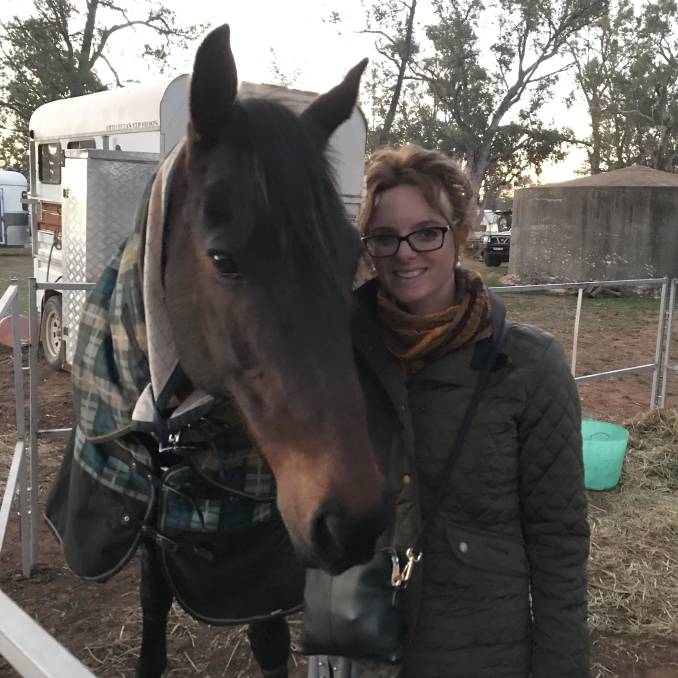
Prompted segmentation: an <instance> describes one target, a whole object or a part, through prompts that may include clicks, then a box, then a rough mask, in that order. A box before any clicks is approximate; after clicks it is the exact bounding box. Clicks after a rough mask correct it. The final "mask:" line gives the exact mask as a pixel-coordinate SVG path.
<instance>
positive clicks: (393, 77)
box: [362, 0, 418, 146]
mask: <svg viewBox="0 0 678 678" xmlns="http://www.w3.org/2000/svg"><path fill="white" fill-rule="evenodd" d="M416 11H417V0H386V1H385V2H380V3H375V4H373V5H372V7H371V9H370V11H369V12H368V14H367V28H365V29H364V30H363V31H362V32H363V33H369V34H372V35H375V36H376V40H375V49H376V51H377V53H378V54H379V55H380V57H381V62H380V63H379V64H378V65H377V66H376V67H375V68H374V69H373V71H372V79H373V81H374V82H373V83H372V86H373V92H374V93H375V96H374V97H373V98H374V103H375V104H376V106H377V107H378V112H377V115H378V116H379V118H381V124H380V125H379V127H378V129H377V130H376V135H375V136H376V145H377V146H383V145H384V144H386V143H388V141H389V138H390V135H391V128H392V127H393V122H394V120H395V117H396V114H397V112H398V106H399V104H400V101H401V96H402V93H403V87H404V84H405V78H406V75H407V72H408V69H409V67H410V64H411V61H412V58H413V57H414V55H415V54H416V52H417V51H418V46H417V43H416V42H415V39H414V17H415V13H416ZM377 81H379V82H381V84H382V87H381V88H379V89H378V88H377V87H376V83H377ZM385 83H389V84H392V87H389V86H384V84H385ZM378 91H379V92H380V94H377V92H378Z"/></svg>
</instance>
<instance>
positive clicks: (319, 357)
mask: <svg viewBox="0 0 678 678" xmlns="http://www.w3.org/2000/svg"><path fill="white" fill-rule="evenodd" d="M365 64H366V60H365V61H363V62H361V63H360V64H358V65H357V66H356V67H354V69H353V70H351V71H350V72H349V73H348V75H347V76H346V78H345V79H344V81H343V82H342V83H340V84H339V85H338V86H337V87H335V88H334V89H332V90H330V91H329V92H327V93H326V94H324V95H321V96H320V97H318V98H317V99H316V100H315V101H314V102H313V103H312V104H311V105H310V106H309V108H308V109H307V110H306V111H304V113H303V114H302V115H301V116H297V115H295V114H293V113H291V112H290V111H289V110H288V109H287V108H285V107H284V106H282V105H279V104H276V103H273V102H271V101H264V100H257V99H252V100H247V101H239V100H238V98H237V96H236V90H237V82H238V80H237V73H236V66H235V62H234V58H233V54H232V52H231V48H230V38H229V29H228V26H222V27H221V28H218V29H216V30H214V31H213V32H212V33H211V34H209V35H208V36H207V38H206V39H205V40H204V42H203V43H202V44H201V46H200V47H199V49H198V51H197V54H196V58H195V64H194V69H193V75H192V80H191V87H190V122H189V126H188V131H187V140H186V145H185V152H184V154H183V157H182V158H180V159H179V161H178V169H177V171H176V174H175V177H174V180H173V183H172V186H171V193H170V199H169V215H168V226H167V228H168V232H167V234H166V244H165V251H164V257H165V261H164V283H165V290H166V298H167V304H168V313H169V318H170V322H171V324H172V327H173V328H174V330H175V331H174V337H173V338H174V342H175V345H176V349H177V353H178V357H179V361H180V364H181V367H182V369H183V370H184V372H185V374H186V375H187V376H188V378H189V379H190V381H191V383H192V384H193V385H194V386H196V387H198V388H201V389H203V390H204V391H206V392H208V393H211V394H213V395H218V396H219V395H224V396H228V397H232V398H233V399H234V400H235V403H236V405H237V408H238V410H239V412H240V414H241V416H242V418H243V420H244V422H245V424H246V426H247V429H248V431H249V433H250V435H251V438H252V440H253V441H254V443H255V444H256V445H257V447H258V449H259V450H260V451H261V453H262V455H263V457H264V458H265V460H266V461H267V463H268V464H269V466H270V468H271V470H272V472H273V475H274V476H275V481H276V486H277V505H278V507H279V510H280V513H281V515H282V518H283V520H284V523H285V526H286V528H287V530H288V533H289V535H290V538H291V541H292V544H293V546H294V548H295V550H296V552H297V554H298V555H299V556H300V557H301V558H302V559H303V560H304V561H305V562H306V563H307V564H308V565H311V566H315V567H321V568H323V569H326V570H328V571H330V572H340V571H342V570H344V569H346V568H347V567H349V566H351V565H353V564H357V563H361V562H365V561H367V560H368V559H369V558H370V557H371V555H372V552H373V549H374V544H375V541H376V538H377V537H378V535H379V534H380V533H381V532H382V531H383V529H384V527H385V525H386V521H387V515H388V502H387V501H386V494H385V487H384V482H383V479H382V477H381V475H380V472H379V470H378V468H377V465H376V462H375V458H374V455H373V452H372V450H371V448H370V443H369V439H368V434H367V425H366V420H365V413H364V404H363V401H362V395H361V392H360V387H359V384H358V380H357V375H356V370H355V366H354V363H353V353H352V345H351V338H350V321H349V318H350V304H351V286H352V279H353V275H354V272H355V269H356V266H357V262H358V259H359V255H360V242H359V238H358V236H357V233H356V232H355V229H354V228H353V227H352V226H351V225H350V224H349V222H348V221H347V219H346V216H345V212H344V209H343V206H342V204H341V199H340V197H339V195H338V192H337V189H336V186H335V183H334V178H333V176H332V174H331V170H330V168H329V165H328V161H327V158H326V157H325V148H326V144H327V141H328V139H329V137H330V135H331V134H332V133H333V132H334V130H335V129H336V128H337V127H338V126H339V125H340V124H341V123H342V122H344V121H345V120H347V119H348V118H349V116H350V115H351V113H352V111H353V108H354V106H355V103H356V100H357V95H358V87H359V83H360V76H361V75H362V72H363V70H364V68H365ZM155 558H156V554H155V549H154V547H150V548H146V549H145V553H144V557H143V558H142V563H143V566H142V604H143V620H144V621H143V642H142V648H141V655H140V659H139V668H138V675H139V676H142V677H143V678H150V677H151V676H157V675H160V673H161V672H162V670H163V668H164V665H165V661H164V660H165V625H166V619H167V612H168V610H169V607H170V604H171V601H172V594H171V591H170V589H169V588H168V587H167V585H166V583H165V582H164V580H163V578H162V577H161V576H159V568H158V567H157V563H155V562H154V560H155ZM249 638H250V643H251V646H252V649H253V652H254V655H255V658H256V660H257V661H258V663H259V664H260V666H261V667H262V669H263V670H264V675H268V676H280V677H283V676H286V675H287V670H286V666H287V659H288V653H289V633H288V631H287V626H286V623H285V622H284V620H283V619H280V618H278V619H274V620H271V621H262V622H259V623H255V624H252V625H250V628H249Z"/></svg>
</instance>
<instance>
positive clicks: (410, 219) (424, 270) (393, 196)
mask: <svg viewBox="0 0 678 678" xmlns="http://www.w3.org/2000/svg"><path fill="white" fill-rule="evenodd" d="M436 226H447V220H446V219H445V218H444V217H443V215H442V214H441V213H440V212H438V211H437V210H435V209H433V208H432V207H431V206H430V205H429V204H428V202H426V199H425V198H424V196H423V195H422V193H421V192H420V190H419V189H418V188H417V187H416V186H411V185H409V184H403V185H401V186H395V187H394V188H389V189H387V190H385V191H383V192H382V193H380V194H379V198H378V201H377V205H376V207H375V208H374V211H373V213H372V219H371V220H370V223H369V224H368V227H367V233H366V235H398V236H401V237H402V236H406V235H409V234H410V233H413V232H414V231H417V230H420V229H425V228H426V227H429V228H430V227H436ZM372 261H373V262H374V266H375V268H376V271H377V275H378V276H379V280H380V282H381V284H382V286H383V288H384V289H385V290H386V291H387V292H388V293H389V294H390V295H391V296H392V297H393V298H394V299H395V301H396V302H397V303H398V305H399V306H400V307H401V308H403V309H404V310H405V311H408V312H409V313H413V314H414V315H429V314H431V313H437V312H438V311H443V310H445V309H446V308H447V307H448V306H450V305H451V304H452V303H453V300H454V266H455V263H456V252H455V248H454V238H453V237H452V233H451V232H447V233H446V234H445V240H444V243H443V246H442V247H441V248H440V249H437V250H434V251H431V252H415V251H414V250H413V249H412V248H411V247H410V245H409V243H408V242H406V241H402V242H401V243H400V247H399V248H398V251H397V252H396V253H395V254H394V255H393V256H390V257H373V258H372Z"/></svg>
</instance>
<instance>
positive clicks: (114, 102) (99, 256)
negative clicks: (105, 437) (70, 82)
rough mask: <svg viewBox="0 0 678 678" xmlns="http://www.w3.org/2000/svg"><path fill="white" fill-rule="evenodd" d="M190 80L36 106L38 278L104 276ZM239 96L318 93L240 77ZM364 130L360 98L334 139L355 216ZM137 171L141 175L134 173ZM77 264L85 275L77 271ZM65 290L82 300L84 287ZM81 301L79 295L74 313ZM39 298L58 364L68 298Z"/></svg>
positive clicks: (174, 134)
mask: <svg viewBox="0 0 678 678" xmlns="http://www.w3.org/2000/svg"><path fill="white" fill-rule="evenodd" d="M189 85H190V78H189V75H188V74H184V75H179V76H177V77H175V78H173V79H171V80H169V81H168V80H165V81H161V82H158V83H155V84H153V85H147V86H135V87H125V88H121V89H116V90H108V91H104V92H97V93H95V94H88V95H85V96H82V97H74V98H71V99H62V100H59V101H53V102H51V103H48V104H45V105H43V106H41V107H40V108H38V109H36V111H35V112H34V113H33V115H32V116H31V120H30V123H29V135H30V148H29V165H30V185H31V193H30V195H29V196H28V202H29V206H30V223H31V233H32V251H33V270H34V275H35V278H36V279H37V281H38V282H42V283H45V282H58V281H64V282H93V281H95V280H97V278H98V277H99V275H100V274H101V272H102V271H103V268H104V266H105V265H106V263H107V261H108V260H109V259H110V257H111V256H112V254H113V252H114V251H115V249H116V247H117V244H119V243H120V242H121V241H122V240H123V239H124V237H125V236H126V234H127V233H129V231H130V230H131V228H132V225H133V218H130V213H133V212H134V210H135V209H136V205H137V203H138V202H139V200H140V197H141V194H142V192H143V189H144V188H145V184H146V182H147V180H148V178H150V176H151V175H152V170H151V171H148V169H149V167H151V168H152V169H154V167H155V165H157V162H158V160H159V159H160V158H162V157H163V156H164V155H166V154H167V153H168V152H169V151H170V150H171V149H172V148H173V147H174V146H175V145H176V143H177V142H178V141H179V140H180V139H181V138H182V136H183V134H184V131H185V129H186V124H187V122H188V96H189ZM240 95H241V96H264V97H269V98H272V99H276V100H278V101H281V102H282V103H284V104H286V105H287V106H289V107H290V108H292V109H293V110H296V111H298V112H300V111H301V110H303V109H304V108H305V107H306V106H307V105H308V104H309V103H310V102H311V101H312V100H313V99H314V98H315V97H316V96H317V95H316V94H315V93H313V92H303V91H300V90H291V89H286V88H283V87H278V86H275V85H259V84H253V83H242V84H241V86H240ZM366 139H367V125H366V122H365V117H364V115H363V114H362V112H361V111H360V109H359V108H358V107H356V109H355V110H354V112H353V115H352V116H351V118H350V119H349V120H348V121H346V122H345V123H344V124H343V125H341V127H339V128H338V129H337V130H336V132H335V133H334V134H333V135H332V137H331V139H330V142H329V147H328V157H329V158H330V162H331V163H332V165H333V167H334V171H335V176H336V177H337V182H338V185H339V188H340V192H341V194H342V197H343V201H344V205H345V207H346V210H347V212H348V214H349V216H350V217H351V218H352V219H353V220H354V221H355V218H356V216H357V213H358V208H359V206H360V199H361V192H362V183H363V161H364V155H365V144H366ZM149 154H152V155H151V156H149ZM142 156H143V157H142ZM149 163H150V165H149ZM130 177H134V178H133V179H132V181H131V182H130V181H129V179H130ZM123 186H124V187H125V188H124V194H123V189H122V187H123ZM69 219H70V222H71V223H70V225H69V224H68V223H67V222H68V221H69ZM67 234H68V238H69V243H68V244H67V243H66V235H67ZM67 259H68V260H67ZM67 272H68V273H67ZM76 273H77V275H78V276H79V277H75V278H74V277H73V276H75V275H76ZM83 276H84V277H83ZM68 294H69V295H71V294H73V295H74V296H73V299H78V300H82V299H84V294H82V293H70V292H69V293H68ZM78 303H81V301H80V302H78ZM78 303H75V302H74V305H73V308H72V309H71V310H72V311H73V313H75V312H77V309H78ZM37 304H38V310H39V311H40V312H41V332H40V336H41V343H42V346H43V351H44V355H45V359H46V361H47V363H48V364H49V365H50V366H52V367H54V368H57V369H58V368H60V367H62V366H63V365H64V362H65V360H66V359H67V357H68V356H67V354H66V351H65V342H64V337H66V341H71V337H69V336H68V329H71V332H72V327H71V328H64V300H62V295H61V293H60V292H58V291H56V290H50V289H47V290H45V291H44V293H42V294H40V295H39V296H38V300H37ZM69 306H70V304H69ZM72 322H73V321H72V320H69V323H71V324H72ZM64 330H66V331H64ZM71 343H72V342H71Z"/></svg>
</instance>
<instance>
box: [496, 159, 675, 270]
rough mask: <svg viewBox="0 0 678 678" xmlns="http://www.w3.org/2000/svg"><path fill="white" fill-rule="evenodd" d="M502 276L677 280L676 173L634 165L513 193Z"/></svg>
mask: <svg viewBox="0 0 678 678" xmlns="http://www.w3.org/2000/svg"><path fill="white" fill-rule="evenodd" d="M509 273H510V274H513V275H515V276H517V277H518V278H519V279H520V280H521V281H525V282H538V283H541V282H553V281H565V282H582V281H586V280H621V279H633V278H657V277H662V276H665V275H666V276H671V277H678V176H677V175H674V174H669V173H668V172H661V171H659V170H654V169H650V168H648V167H640V166H638V165H634V166H632V167H627V168H625V169H620V170H614V171H612V172H606V173H604V174H597V175H594V176H590V177H583V178H581V179H575V180H574V181H567V182H563V183H557V184H547V185H545V186H534V187H531V188H524V189H521V190H518V191H516V194H515V197H514V201H513V229H512V234H511V259H510V262H509Z"/></svg>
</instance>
